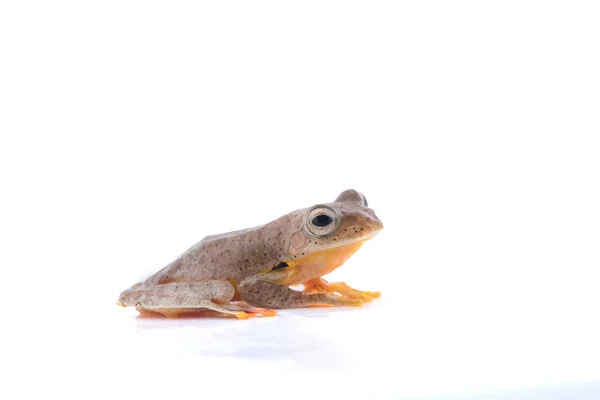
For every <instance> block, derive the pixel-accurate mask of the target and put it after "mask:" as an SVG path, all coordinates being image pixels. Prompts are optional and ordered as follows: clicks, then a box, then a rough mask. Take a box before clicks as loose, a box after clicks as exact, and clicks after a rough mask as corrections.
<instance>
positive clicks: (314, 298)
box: [240, 278, 363, 308]
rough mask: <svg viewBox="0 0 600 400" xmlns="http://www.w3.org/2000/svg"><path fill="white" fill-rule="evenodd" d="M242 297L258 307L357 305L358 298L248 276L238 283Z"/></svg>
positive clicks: (359, 301) (360, 302)
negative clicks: (303, 290)
mask: <svg viewBox="0 0 600 400" xmlns="http://www.w3.org/2000/svg"><path fill="white" fill-rule="evenodd" d="M240 294H241V295H242V298H243V299H244V300H245V301H246V302H248V303H250V304H254V305H256V306H259V307H270V308H300V307H309V306H319V305H330V306H359V305H361V304H362V303H363V302H362V300H360V299H348V298H341V297H338V296H331V295H329V294H324V293H315V294H309V293H303V292H298V291H296V290H292V289H290V288H289V287H287V286H283V285H279V284H277V283H274V282H271V281H268V280H264V279H255V278H250V279H247V280H244V281H242V283H241V284H240Z"/></svg>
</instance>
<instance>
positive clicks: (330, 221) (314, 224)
mask: <svg viewBox="0 0 600 400" xmlns="http://www.w3.org/2000/svg"><path fill="white" fill-rule="evenodd" d="M337 222H338V217H337V214H336V213H335V211H334V210H333V209H331V208H329V207H327V206H324V205H318V206H315V207H313V208H311V209H310V210H309V211H308V213H307V214H306V217H305V226H306V229H307V230H308V232H309V233H310V234H312V235H314V236H325V235H328V234H330V233H331V232H333V231H335V229H336V228H337Z"/></svg>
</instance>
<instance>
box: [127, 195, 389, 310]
mask: <svg viewBox="0 0 600 400" xmlns="http://www.w3.org/2000/svg"><path fill="white" fill-rule="evenodd" d="M319 207H325V208H327V209H329V210H332V212H333V214H332V215H335V218H334V222H333V223H334V224H335V229H334V230H333V231H332V232H329V233H328V234H326V235H315V234H314V233H311V231H310V229H308V227H307V225H308V224H311V221H310V220H309V219H310V218H309V219H307V218H308V217H311V218H312V214H311V215H308V213H311V211H312V212H316V211H315V209H316V208H319ZM329 228H333V225H332V226H331V227H329ZM329 228H328V229H329ZM382 228H383V225H382V223H381V221H380V220H379V219H378V218H377V216H376V215H375V213H374V212H373V210H372V209H370V208H368V207H367V205H366V199H365V198H364V196H363V195H362V194H361V193H359V192H357V191H355V190H352V189H350V190H346V191H344V192H342V193H341V194H340V195H339V196H338V198H337V199H336V200H335V201H334V202H332V203H328V204H324V205H316V206H313V207H311V208H307V209H301V210H296V211H293V212H291V213H289V214H287V215H284V216H282V217H281V218H278V219H276V220H274V221H272V222H269V223H267V224H265V225H262V226H258V227H254V228H250V229H245V230H240V231H235V232H230V233H225V234H220V235H212V236H207V237H205V238H204V239H203V240H201V241H200V242H199V243H197V244H196V245H194V246H192V247H191V248H190V249H188V250H187V251H185V252H184V253H183V254H181V255H180V256H179V257H178V258H177V259H176V260H174V261H173V262H172V263H171V264H169V265H167V266H166V267H164V268H163V269H162V270H160V271H158V272H157V273H156V274H154V275H152V276H150V277H149V278H148V279H146V280H145V281H144V282H142V283H140V284H136V285H134V286H133V287H132V288H131V289H128V290H126V291H125V292H123V293H122V294H121V296H120V298H119V303H120V304H121V305H123V306H130V305H136V306H137V307H138V308H142V309H161V310H164V309H179V310H181V309H195V308H210V309H218V311H220V312H226V311H225V309H223V308H222V307H213V305H214V304H219V303H220V304H227V303H228V302H230V301H231V300H233V299H234V297H237V298H239V299H241V300H245V301H246V302H247V303H250V304H253V305H257V306H266V307H271V308H292V307H303V306H307V305H312V304H330V305H343V304H349V303H352V301H348V299H347V298H341V297H339V296H337V297H336V296H331V295H330V294H326V293H321V294H319V293H313V294H308V293H303V292H297V291H293V290H291V289H289V288H288V286H289V285H293V284H297V283H304V282H306V281H309V280H312V279H316V278H319V277H320V276H322V275H324V274H325V273H328V272H330V270H332V269H335V268H336V267H337V266H339V265H333V264H336V263H335V262H334V263H327V262H325V261H323V262H320V263H315V262H314V261H312V262H311V263H310V266H309V263H307V262H306V261H303V260H307V259H308V257H307V256H310V255H313V254H315V253H318V252H322V251H324V250H329V252H331V251H332V250H331V249H334V250H333V252H335V249H338V248H339V249H345V248H349V247H352V244H353V243H358V242H360V243H362V242H363V241H365V240H367V239H370V238H371V237H372V236H374V235H375V234H376V233H377V232H379V231H380V230H381V229H382ZM346 245H347V246H346ZM358 247H360V244H359V245H357V246H356V248H358ZM354 251H355V250H352V252H354ZM329 252H328V253H327V254H329ZM319 254H321V253H319ZM323 254H325V253H323ZM350 254H351V253H350ZM348 257H349V256H348ZM282 262H285V263H289V264H290V266H289V267H287V268H276V269H274V270H273V268H274V267H276V266H277V265H281V264H280V263H282ZM209 281H210V282H213V283H208V284H207V282H209ZM182 299H183V300H182ZM207 301H208V303H207ZM352 305H356V304H352ZM236 311H237V310H236ZM232 313H233V312H232Z"/></svg>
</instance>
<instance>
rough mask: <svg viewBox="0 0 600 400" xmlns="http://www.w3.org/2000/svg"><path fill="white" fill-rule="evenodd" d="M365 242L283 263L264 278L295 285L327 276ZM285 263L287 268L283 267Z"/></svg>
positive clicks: (265, 272) (266, 273)
mask: <svg viewBox="0 0 600 400" xmlns="http://www.w3.org/2000/svg"><path fill="white" fill-rule="evenodd" d="M365 241H366V239H365V240H358V241H355V242H351V243H348V244H344V245H341V246H337V247H331V248H329V249H325V250H320V251H316V252H314V253H311V254H308V255H306V256H303V257H300V258H297V259H294V260H289V261H282V262H281V263H279V264H278V265H277V266H276V268H271V269H269V270H266V271H264V272H263V273H264V277H265V278H268V280H270V281H271V282H274V283H277V284H279V285H285V286H290V285H295V284H298V283H303V282H306V281H308V280H311V279H314V278H318V277H321V276H323V275H326V274H328V273H330V272H332V271H333V270H335V269H336V268H338V267H339V266H340V265H342V264H344V263H345V262H346V261H347V260H348V259H349V258H350V257H352V255H353V254H354V253H355V252H356V251H358V249H360V248H361V246H362V245H363V243H364V242H365ZM283 263H285V264H287V266H283V265H282V264H283Z"/></svg>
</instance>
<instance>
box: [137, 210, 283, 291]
mask: <svg viewBox="0 0 600 400" xmlns="http://www.w3.org/2000/svg"><path fill="white" fill-rule="evenodd" d="M285 218H289V217H288V216H286V217H282V218H280V219H278V220H275V221H273V222H271V223H269V224H266V225H261V226H257V227H254V228H249V229H243V230H238V231H233V232H228V233H222V234H218V235H210V236H206V237H205V238H204V239H202V240H201V241H200V242H198V243H197V244H195V245H194V246H192V247H190V248H189V249H188V250H187V251H185V252H184V253H183V254H181V255H180V256H179V257H178V258H177V259H176V260H175V261H173V262H172V263H171V264H169V265H167V266H166V267H165V268H163V269H162V270H160V271H158V272H157V273H156V274H154V275H153V276H151V277H150V278H148V279H147V280H146V281H145V282H144V285H145V286H153V285H157V284H160V283H165V282H171V281H203V280H208V279H228V278H233V279H235V280H237V281H241V280H242V279H243V278H244V277H246V276H249V275H253V274H257V273H259V272H261V271H264V270H266V269H269V268H272V267H273V266H274V265H275V264H276V263H277V262H278V260H283V259H286V258H287V257H286V256H287V255H286V253H287V247H288V246H287V244H288V238H289V232H288V231H287V229H285V228H286V227H287V226H288V224H286V223H285V222H286V221H283V220H284V219H285ZM272 264H273V265H272Z"/></svg>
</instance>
